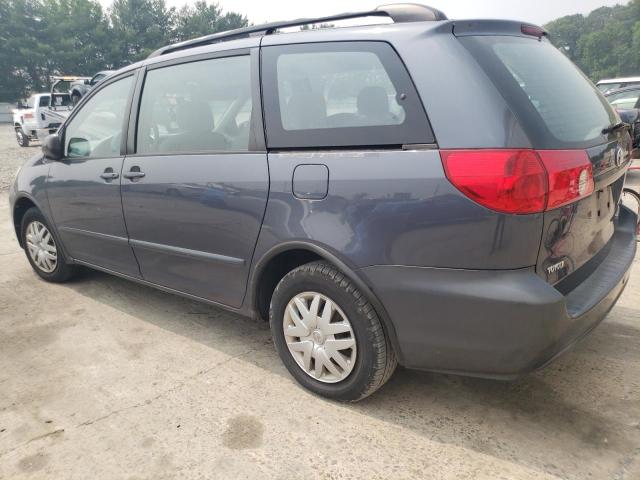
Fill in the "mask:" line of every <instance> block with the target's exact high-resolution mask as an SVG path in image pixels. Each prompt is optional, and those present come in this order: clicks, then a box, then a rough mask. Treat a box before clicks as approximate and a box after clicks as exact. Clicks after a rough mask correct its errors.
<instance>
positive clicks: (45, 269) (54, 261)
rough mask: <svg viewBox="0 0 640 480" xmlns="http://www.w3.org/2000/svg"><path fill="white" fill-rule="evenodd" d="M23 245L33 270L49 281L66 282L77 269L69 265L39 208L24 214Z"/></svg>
mask: <svg viewBox="0 0 640 480" xmlns="http://www.w3.org/2000/svg"><path fill="white" fill-rule="evenodd" d="M21 232H22V245H23V246H24V250H25V253H26V254H27V259H28V260H29V263H30V264H31V267H32V268H33V270H34V271H35V272H36V273H37V274H38V275H39V276H40V277H42V278H43V279H44V280H46V281H48V282H64V281H66V280H68V279H69V278H71V277H72V276H73V274H74V273H75V271H76V269H75V267H74V266H73V265H69V264H68V263H67V261H66V259H65V257H64V254H63V253H62V251H61V250H60V248H59V243H58V242H57V241H56V238H55V236H54V234H53V231H52V229H51V227H50V226H49V224H48V223H47V220H46V219H45V218H44V216H43V215H42V213H40V211H39V210H38V209H37V208H35V207H34V208H30V209H29V210H27V212H26V213H25V214H24V217H23V218H22V225H21Z"/></svg>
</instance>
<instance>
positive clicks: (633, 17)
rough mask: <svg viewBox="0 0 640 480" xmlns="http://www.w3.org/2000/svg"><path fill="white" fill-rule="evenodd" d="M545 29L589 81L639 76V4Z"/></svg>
mask: <svg viewBox="0 0 640 480" xmlns="http://www.w3.org/2000/svg"><path fill="white" fill-rule="evenodd" d="M546 28H547V30H548V31H549V32H550V34H551V41H552V42H553V43H554V44H555V45H556V46H557V47H558V48H560V49H561V50H562V51H563V52H565V53H566V54H567V56H568V57H569V58H570V59H571V60H573V61H574V62H575V63H576V64H577V65H578V66H579V67H580V68H582V70H584V72H585V73H586V74H587V75H588V76H589V77H591V79H592V80H594V81H598V80H600V79H602V78H605V77H619V76H626V75H640V0H633V1H631V2H629V3H628V4H627V5H616V6H614V7H601V8H598V9H596V10H594V11H593V12H591V13H590V14H589V15H587V16H583V15H570V16H566V17H562V18H559V19H557V20H554V21H553V22H550V23H549V24H547V25H546Z"/></svg>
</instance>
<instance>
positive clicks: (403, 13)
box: [147, 3, 447, 58]
mask: <svg viewBox="0 0 640 480" xmlns="http://www.w3.org/2000/svg"><path fill="white" fill-rule="evenodd" d="M363 17H389V18H391V20H393V21H394V23H406V22H433V21H439V20H447V16H446V15H445V14H444V13H442V12H441V11H440V10H438V9H436V8H432V7H427V6H426V5H420V4H417V3H394V4H389V5H381V6H379V7H377V8H376V9H375V10H369V11H364V12H350V13H341V14H338V15H331V16H328V17H319V18H299V19H297V20H286V21H283V22H272V23H265V24H262V25H253V26H250V27H244V28H238V29H235V30H228V31H226V32H220V33H213V34H211V35H205V36H204V37H198V38H194V39H192V40H186V41H184V42H180V43H174V44H173V45H167V46H166V47H162V48H159V49H158V50H156V51H154V52H153V53H151V55H149V56H148V57H147V58H153V57H158V56H160V55H166V54H167V53H171V52H176V51H179V50H186V49H188V48H194V47H200V46H202V45H209V44H211V43H217V42H223V41H228V40H233V39H237V38H242V37H248V36H250V35H271V34H272V33H275V32H276V31H277V30H279V29H281V28H289V27H297V26H302V25H309V24H313V23H327V22H335V21H338V20H350V19H354V18H363Z"/></svg>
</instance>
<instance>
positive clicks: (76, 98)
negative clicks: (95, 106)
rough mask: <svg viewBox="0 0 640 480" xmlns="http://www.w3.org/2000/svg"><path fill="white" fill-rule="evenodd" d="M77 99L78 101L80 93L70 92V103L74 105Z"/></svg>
mask: <svg viewBox="0 0 640 480" xmlns="http://www.w3.org/2000/svg"><path fill="white" fill-rule="evenodd" d="M79 101H80V94H79V93H78V92H73V93H72V94H71V103H72V104H73V106H74V107H75V106H76V105H77V104H78V102H79Z"/></svg>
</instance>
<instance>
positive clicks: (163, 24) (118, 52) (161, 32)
mask: <svg viewBox="0 0 640 480" xmlns="http://www.w3.org/2000/svg"><path fill="white" fill-rule="evenodd" d="M109 20H110V22H111V42H110V44H109V47H108V49H109V51H108V54H107V58H108V62H107V63H108V66H109V67H111V68H120V67H122V66H124V65H127V64H129V63H131V62H135V61H138V60H141V59H143V58H144V57H146V56H147V55H149V53H151V52H152V51H153V50H155V49H156V48H159V47H161V46H162V45H165V44H167V43H170V42H171V41H172V40H173V38H172V36H173V30H174V21H175V8H167V6H166V4H165V2H164V0H115V1H114V2H113V5H112V6H111V8H110V10H109Z"/></svg>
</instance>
